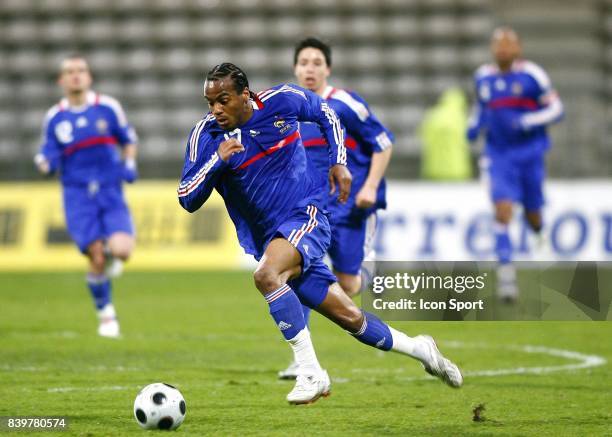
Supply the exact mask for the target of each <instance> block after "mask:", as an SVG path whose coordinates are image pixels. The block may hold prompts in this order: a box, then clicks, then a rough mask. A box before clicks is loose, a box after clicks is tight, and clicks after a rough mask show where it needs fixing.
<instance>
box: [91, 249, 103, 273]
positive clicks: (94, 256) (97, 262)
mask: <svg viewBox="0 0 612 437" xmlns="http://www.w3.org/2000/svg"><path fill="white" fill-rule="evenodd" d="M104 263H105V259H104V253H102V252H99V253H91V254H90V255H89V264H90V266H91V269H92V271H93V272H94V273H102V272H103V271H104V265H105V264H104Z"/></svg>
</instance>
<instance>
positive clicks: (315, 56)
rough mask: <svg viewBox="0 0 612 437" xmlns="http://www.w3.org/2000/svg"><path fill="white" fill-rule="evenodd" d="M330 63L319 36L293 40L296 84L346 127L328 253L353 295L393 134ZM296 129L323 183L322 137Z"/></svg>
mask: <svg viewBox="0 0 612 437" xmlns="http://www.w3.org/2000/svg"><path fill="white" fill-rule="evenodd" d="M331 65H332V53H331V48H330V47H329V45H327V44H325V43H324V42H322V41H320V40H319V39H317V38H306V39H304V40H302V41H300V42H299V43H298V44H297V45H296V47H295V51H294V56H293V67H294V74H295V77H296V79H297V81H298V84H299V85H300V86H302V87H304V88H306V89H309V90H311V91H313V92H314V93H316V94H317V95H319V96H320V97H321V98H322V99H324V100H325V101H326V102H327V104H328V105H329V106H330V107H331V108H332V109H333V110H334V111H335V112H336V114H338V118H339V119H340V122H341V124H342V126H343V128H344V131H345V137H346V138H345V144H346V148H347V165H348V167H349V170H350V171H351V174H352V175H353V185H352V189H351V195H350V196H349V199H348V201H347V202H346V203H345V204H341V203H339V202H337V201H336V200H335V199H334V197H333V196H331V195H330V196H328V199H327V210H328V212H329V213H330V225H331V230H332V239H331V245H330V247H329V249H328V255H329V257H330V260H331V263H332V266H333V270H334V274H335V275H336V277H337V278H338V282H339V283H340V286H341V287H342V289H343V290H344V291H345V292H346V293H347V294H348V295H349V296H354V295H355V294H357V293H358V292H359V291H360V290H361V289H362V286H367V282H368V281H369V278H371V276H372V271H371V270H373V265H374V259H375V252H374V234H375V231H376V210H377V209H379V208H385V207H386V200H385V180H384V174H385V170H386V169H387V165H388V164H389V160H390V159H391V149H392V141H393V134H391V132H390V131H389V130H388V129H386V128H385V127H384V126H383V125H382V123H380V121H379V120H378V119H377V118H376V116H375V115H374V114H372V112H371V111H370V108H369V107H368V104H367V103H366V102H365V101H364V100H363V98H361V96H359V95H358V94H357V93H355V92H354V91H347V90H343V89H341V88H334V87H332V86H331V85H329V83H328V81H327V78H328V77H329V76H330V74H331ZM300 134H301V136H302V141H303V143H304V146H305V147H306V151H307V155H308V158H309V159H310V160H311V162H312V163H314V165H315V167H316V168H317V170H318V171H319V175H320V181H321V183H322V184H323V185H324V186H326V187H327V182H326V181H327V173H328V171H329V170H328V169H329V162H328V157H327V142H326V141H325V138H324V137H323V135H322V134H321V131H320V129H319V127H318V126H317V125H315V124H313V123H300ZM328 188H329V187H328ZM328 191H329V189H328ZM364 261H367V262H366V263H365V264H364ZM304 311H305V317H306V320H308V316H309V311H310V310H309V309H308V308H307V307H305V308H304ZM295 371H296V365H295V361H294V362H292V363H291V364H290V365H289V367H287V369H285V370H283V371H281V372H279V377H280V378H282V379H293V378H295Z"/></svg>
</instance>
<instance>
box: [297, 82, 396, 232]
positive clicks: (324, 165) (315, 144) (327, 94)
mask: <svg viewBox="0 0 612 437" xmlns="http://www.w3.org/2000/svg"><path fill="white" fill-rule="evenodd" d="M323 98H324V99H325V101H326V102H327V103H328V104H329V106H330V107H331V108H332V109H333V110H334V111H335V112H336V114H338V118H340V122H341V123H342V126H343V128H344V129H345V132H346V140H345V145H346V148H347V162H348V168H349V170H350V171H351V174H352V175H353V184H352V188H351V194H350V196H349V199H348V201H347V202H346V203H345V204H341V203H339V202H338V201H336V200H335V199H334V198H333V196H332V197H330V198H329V199H328V200H329V201H328V205H327V208H328V210H329V211H330V212H331V214H332V221H334V222H338V221H342V220H343V219H347V218H355V217H363V216H365V215H368V214H369V213H371V212H372V211H373V210H375V209H378V208H386V206H387V203H386V200H385V180H384V179H383V180H382V181H381V183H380V185H379V186H378V193H377V199H376V204H375V205H374V206H373V207H372V208H369V209H360V208H357V207H356V206H355V197H356V195H357V193H358V192H359V189H360V188H361V187H362V186H363V184H364V183H365V181H366V179H367V177H368V173H369V171H370V163H371V162H372V154H373V153H379V152H382V151H384V150H385V149H387V148H389V147H391V145H392V142H393V139H394V138H393V134H392V133H391V132H390V131H389V130H388V129H386V128H385V127H384V126H383V125H382V123H381V122H380V121H378V119H377V118H376V116H375V115H374V114H372V112H371V111H370V108H369V107H368V104H367V103H366V102H365V101H364V100H363V99H362V98H361V96H359V95H358V94H357V93H355V92H352V91H345V90H343V89H339V88H333V87H331V86H328V87H327V88H326V89H325V90H324V92H323ZM300 134H301V135H302V141H303V142H304V146H305V147H306V151H307V153H308V158H309V159H310V160H311V161H312V162H313V164H314V165H315V167H316V168H317V169H318V171H319V176H318V177H319V181H320V183H321V184H324V186H326V187H327V186H328V176H327V175H328V172H329V162H328V159H327V153H326V147H327V142H326V140H325V137H324V136H323V135H322V133H321V130H320V129H319V126H317V125H315V124H313V123H300ZM327 191H328V192H329V190H327Z"/></svg>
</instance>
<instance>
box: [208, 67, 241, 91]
mask: <svg viewBox="0 0 612 437" xmlns="http://www.w3.org/2000/svg"><path fill="white" fill-rule="evenodd" d="M226 77H229V78H230V79H232V82H233V83H234V89H235V90H236V93H237V94H240V93H241V92H242V91H244V89H245V88H249V91H250V87H249V79H248V78H247V75H246V74H245V72H244V71H242V70H241V69H240V67H238V66H236V65H234V64H232V63H231V62H224V63H222V64H219V65H215V66H214V67H213V68H212V70H210V71H209V72H208V74H206V81H207V82H208V81H214V80H221V79H225V78H226ZM251 95H252V93H251Z"/></svg>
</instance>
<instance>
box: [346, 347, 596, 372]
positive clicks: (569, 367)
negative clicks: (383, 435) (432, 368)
mask: <svg viewBox="0 0 612 437" xmlns="http://www.w3.org/2000/svg"><path fill="white" fill-rule="evenodd" d="M444 345H445V346H446V347H450V348H456V349H480V348H495V347H492V346H490V345H487V344H486V343H462V342H458V341H453V342H448V343H445V344H444ZM497 348H501V349H506V350H511V351H515V352H523V353H528V354H545V355H550V356H553V357H560V358H565V359H568V360H576V361H578V362H577V363H570V364H564V365H555V366H537V367H514V368H508V369H487V370H472V371H465V372H463V375H464V376H468V377H474V376H502V375H524V374H534V375H542V374H546V373H554V372H564V371H575V370H580V369H588V368H591V367H598V366H603V365H604V364H606V362H607V361H606V359H605V358H603V357H600V356H599V355H587V354H583V353H580V352H575V351H570V350H565V349H554V348H549V347H546V346H533V345H524V346H515V345H507V346H503V347H499V346H498V347H497ZM352 371H353V372H354V373H373V374H381V373H388V372H387V371H380V370H378V369H352ZM431 378H433V377H431V376H423V377H405V378H398V379H401V380H402V381H415V380H422V379H431Z"/></svg>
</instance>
